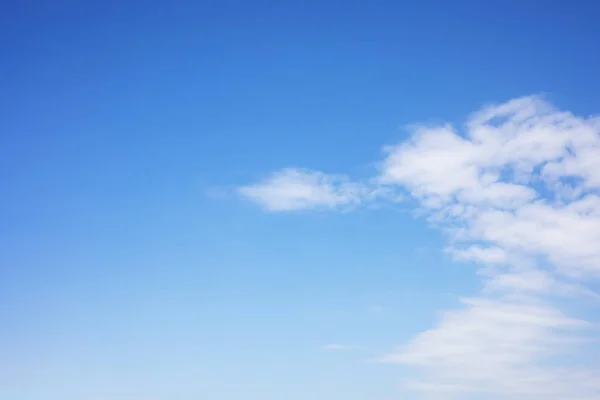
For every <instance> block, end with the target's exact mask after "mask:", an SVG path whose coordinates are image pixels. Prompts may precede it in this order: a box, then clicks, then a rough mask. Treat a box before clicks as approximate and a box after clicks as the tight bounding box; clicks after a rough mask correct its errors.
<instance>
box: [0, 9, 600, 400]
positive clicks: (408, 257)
mask: <svg viewBox="0 0 600 400" xmlns="http://www.w3.org/2000/svg"><path fill="white" fill-rule="evenodd" d="M598 13H600V4H599V3H598V2H594V1H568V2H567V1H560V2H559V1H502V2H484V1H441V0H440V1H419V2H417V1H405V2H402V1H326V0H321V1H269V2H267V1H250V0H246V1H108V0H105V1H85V0H84V1H81V0H79V1H60V0H57V1H31V0H23V1H7V0H5V1H2V2H0V185H1V186H0V246H1V247H0V398H1V399H6V400H79V399H92V400H101V399H106V400H126V399H127V400H155V399H156V400H162V399H165V400H166V399H181V400H188V399H190V400H191V399H215V400H234V399H248V400H279V399H288V400H300V399H302V400H304V399H314V400H364V399H369V400H371V399H393V398H398V393H399V392H398V382H399V380H400V379H401V378H403V377H407V376H410V374H411V373H412V372H411V371H407V370H405V369H403V368H400V367H397V366H390V365H379V364H376V363H371V362H369V360H370V359H371V358H372V357H375V356H377V355H379V354H381V353H383V352H385V351H388V350H389V349H391V348H393V347H394V346H396V345H397V344H399V343H402V342H403V341H406V340H408V339H409V338H411V337H412V336H413V335H414V334H416V333H417V332H419V331H421V330H423V329H427V328H428V327H430V326H431V325H432V324H433V323H434V321H435V320H436V319H437V317H438V311H439V310H441V309H444V308H446V307H452V306H453V305H454V304H455V303H456V296H455V294H468V293H469V292H472V291H474V290H476V288H477V281H476V279H475V277H474V274H473V270H472V269H471V268H470V267H469V266H467V265H464V266H456V265H452V263H451V262H450V260H448V259H447V257H446V256H445V255H444V254H443V253H442V252H441V248H443V246H444V240H443V238H442V237H441V236H440V235H439V234H438V233H437V232H434V231H432V230H430V229H429V228H428V227H427V226H426V225H425V223H424V222H423V221H420V220H415V219H413V218H412V217H411V216H410V214H409V213H407V212H405V211H406V210H401V209H396V210H394V209H386V208H384V209H379V210H369V209H364V210H360V211H358V212H355V213H352V214H327V215H324V214H319V213H295V214H285V215H277V214H267V213H264V212H263V211H261V210H260V209H258V208H257V207H255V206H254V205H251V204H247V203H245V202H244V201H242V200H240V199H237V198H236V197H235V196H233V195H231V189H232V188H234V187H235V186H236V185H241V184H247V183H249V182H253V181H256V180H257V179H260V178H262V177H263V176H264V174H266V173H268V172H269V171H272V170H275V169H278V168H281V167H284V166H303V167H310V168H313V169H317V170H322V171H325V172H328V173H337V172H346V173H350V174H352V175H353V176H357V177H361V176H367V175H370V174H372V171H373V165H372V164H370V163H371V162H372V161H373V160H377V159H379V158H380V157H381V153H380V151H381V146H382V145H385V144H391V143H394V142H396V141H398V140H401V139H402V138H403V137H404V135H405V132H404V131H403V130H402V129H400V128H401V126H402V125H404V124H408V123H414V122H423V121H425V122H427V121H441V120H447V121H451V122H459V123H460V121H462V119H463V118H464V116H465V115H466V114H468V113H469V112H471V111H473V110H475V109H477V108H479V107H480V106H481V105H483V104H485V103H488V102H492V101H504V100H508V99H509V98H512V97H516V96H521V95H527V94H536V93H547V94H548V96H549V98H550V99H551V100H552V101H553V102H554V103H555V104H557V105H559V106H560V107H564V108H566V109H569V110H572V111H574V112H577V113H579V114H583V115H587V114H590V113H594V112H598V105H599V104H600V74H598V72H597V70H598V66H599V65H600V51H598V43H599V41H600V26H599V25H598V23H597V15H598ZM328 343H350V344H360V345H363V346H367V347H368V348H367V349H364V350H360V351H354V352H338V353H334V352H324V351H322V350H321V349H320V347H321V346H323V345H326V344H328Z"/></svg>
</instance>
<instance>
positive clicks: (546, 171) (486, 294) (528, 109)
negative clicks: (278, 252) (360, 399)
mask: <svg viewBox="0 0 600 400" xmlns="http://www.w3.org/2000/svg"><path fill="white" fill-rule="evenodd" d="M599 121H600V120H599V119H597V118H582V117H578V116H575V115H573V114H571V113H569V112H563V111H560V110H557V109H555V108H554V107H553V106H552V105H551V104H549V103H547V102H546V101H544V100H543V99H542V98H540V97H536V96H532V97H524V98H519V99H515V100H511V101H509V102H507V103H504V104H500V105H491V106H487V107H485V108H484V109H483V110H481V111H478V112H476V113H474V114H473V115H471V116H470V117H469V118H468V119H467V121H466V123H465V128H464V129H465V130H464V132H459V131H457V130H456V129H455V128H454V127H452V126H450V125H442V126H437V127H431V126H417V127H415V128H414V129H413V132H412V136H411V138H410V139H409V140H407V141H405V142H402V143H400V144H398V145H395V146H388V147H387V148H386V149H385V152H386V154H385V158H384V160H383V161H382V162H381V163H380V164H379V173H378V175H377V176H376V177H374V178H373V180H374V181H375V182H377V184H378V185H382V186H383V187H384V188H388V190H387V191H386V190H384V191H382V192H381V193H384V194H386V195H389V194H390V193H393V194H394V195H396V194H397V192H398V190H404V191H406V192H408V194H410V196H412V197H413V198H414V199H416V200H418V201H419V203H420V207H421V209H420V210H419V213H420V214H421V215H425V216H426V218H427V220H428V221H430V222H432V223H434V224H436V225H438V226H439V227H440V228H441V229H443V231H444V232H445V233H447V234H448V235H449V240H450V247H449V248H448V249H447V251H448V252H449V253H450V254H451V255H452V256H453V257H454V258H455V259H458V260H463V261H471V262H474V263H475V264H476V265H478V273H479V274H480V276H481V277H482V279H483V288H482V291H481V293H480V294H479V295H478V296H475V297H474V298H471V299H467V300H463V302H464V306H463V308H460V309H457V310H454V311H448V312H446V313H444V316H443V318H442V320H441V321H440V323H439V324H438V325H437V326H436V327H435V328H433V329H431V330H428V331H425V332H422V333H420V334H417V335H416V336H415V338H414V339H413V340H412V341H410V342H408V343H406V344H405V345H403V346H400V347H399V348H398V349H397V350H395V351H392V352H390V353H389V354H387V355H384V356H383V357H382V360H383V361H386V362H390V363H400V364H404V365H407V366H412V367H414V368H417V369H418V370H419V371H421V375H420V377H419V378H418V379H416V380H414V381H412V382H410V383H407V387H410V388H412V389H413V390H418V391H421V392H426V393H428V394H429V395H436V393H437V394H439V393H443V396H442V398H444V399H447V398H450V397H453V396H458V397H459V398H461V399H464V398H499V399H522V398H528V399H538V398H539V399H565V398H568V399H600V380H599V379H597V377H598V376H600V362H596V363H592V364H593V365H588V364H589V363H588V364H586V363H584V362H583V360H584V357H580V353H578V350H580V349H581V346H584V348H585V350H586V351H588V352H589V351H591V350H592V348H591V347H589V340H590V339H592V338H593V339H598V338H599V336H598V331H597V328H596V326H595V325H593V324H590V323H588V322H585V321H583V320H581V319H577V318H572V317H569V316H568V313H569V310H568V308H567V307H566V305H567V303H565V302H564V301H563V298H562V297H563V296H570V297H571V298H572V299H578V300H579V301H590V299H594V301H596V299H597V298H598V296H597V295H596V294H595V293H592V292H591V291H590V290H589V289H587V288H586V287H585V285H586V283H587V282H589V281H590V280H594V279H597V278H598V277H599V276H600V122H599ZM311 174H314V172H313V173H311ZM317 176H319V177H321V179H324V178H322V177H323V175H317ZM312 182H319V180H318V179H317V180H316V181H312ZM344 185H351V187H353V188H354V189H353V190H349V189H347V188H344ZM292 186H293V185H292ZM313 186H314V185H313ZM313 186H311V187H313ZM316 186H317V187H321V186H325V189H321V190H316V191H315V192H316V193H319V195H316V194H314V193H315V192H312V191H309V190H305V191H302V190H298V191H294V190H288V191H286V192H287V193H298V192H302V193H305V192H309V193H312V194H313V195H311V196H298V195H294V196H292V197H293V199H296V198H298V197H299V198H300V201H299V204H300V205H304V208H305V207H306V206H307V205H310V206H311V207H313V206H326V207H325V208H334V207H336V206H339V205H343V204H359V203H361V202H362V201H364V199H366V198H369V190H367V189H365V187H363V189H361V190H357V189H356V187H355V186H352V184H350V183H349V181H348V180H342V181H341V182H340V181H338V183H330V181H327V180H326V179H325V184H317V185H316ZM271 187H276V188H280V187H285V185H282V184H280V183H277V182H275V184H273V181H268V182H267V184H263V185H262V186H258V188H260V189H256V190H257V192H255V195H257V196H258V197H259V198H260V197H261V196H259V195H258V194H260V193H262V191H261V190H267V191H269V190H268V188H271ZM265 188H267V189H265ZM257 193H258V194H257ZM246 195H247V194H246ZM249 197H251V196H249ZM281 197H283V198H285V199H287V200H286V201H282V203H284V204H289V203H291V204H298V203H296V201H297V200H293V199H292V200H289V196H286V195H279V196H273V198H276V199H280V198H281ZM307 199H310V200H307ZM314 199H328V200H320V201H318V200H314ZM332 199H337V200H332ZM347 199H351V200H347ZM263 202H264V201H263ZM288 202H289V203H288ZM275 203H279V201H276V202H275ZM332 204H333V205H332ZM267 208H270V209H279V210H285V209H295V208H303V207H298V206H287V207H285V206H283V207H281V206H280V207H267ZM571 303H572V302H571ZM585 346H587V347H585ZM594 348H596V349H598V348H597V347H594ZM598 350H600V349H598ZM482 396H483V397H482Z"/></svg>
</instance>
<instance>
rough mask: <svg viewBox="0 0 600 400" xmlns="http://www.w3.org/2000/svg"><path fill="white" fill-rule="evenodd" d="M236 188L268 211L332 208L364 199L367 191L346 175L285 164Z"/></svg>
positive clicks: (367, 194)
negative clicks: (289, 166) (265, 175)
mask: <svg viewBox="0 0 600 400" xmlns="http://www.w3.org/2000/svg"><path fill="white" fill-rule="evenodd" d="M238 192H239V193H240V194H241V195H242V196H244V197H246V198H248V199H250V200H252V201H254V202H256V203H258V204H260V205H261V206H262V207H264V208H265V209H266V210H269V211H292V210H306V209H335V208H339V207H344V206H351V205H356V204H359V203H361V202H362V201H364V199H365V198H367V197H368V196H369V194H370V193H371V191H369V190H368V189H367V187H366V186H364V185H362V184H359V183H353V182H350V180H349V179H348V178H347V177H346V176H342V175H327V174H324V173H322V172H317V171H310V170H302V169H296V168H286V169H283V170H281V171H278V172H276V173H274V174H272V175H271V176H270V177H268V178H267V179H266V180H264V181H263V182H260V183H257V184H254V185H250V186H243V187H240V188H239V189H238Z"/></svg>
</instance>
